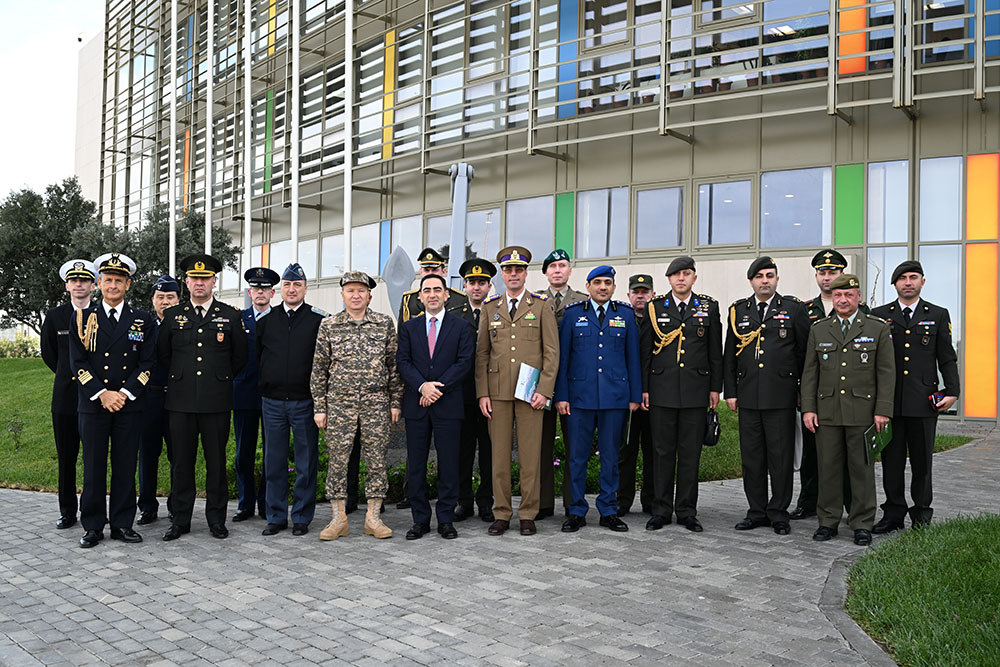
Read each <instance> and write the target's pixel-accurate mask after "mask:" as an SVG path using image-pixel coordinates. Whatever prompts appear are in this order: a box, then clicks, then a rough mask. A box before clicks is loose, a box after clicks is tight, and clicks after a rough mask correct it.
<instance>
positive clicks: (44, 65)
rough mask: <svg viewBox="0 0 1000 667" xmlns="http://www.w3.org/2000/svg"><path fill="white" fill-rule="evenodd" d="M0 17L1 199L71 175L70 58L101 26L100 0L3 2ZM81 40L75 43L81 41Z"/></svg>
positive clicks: (73, 80) (73, 65)
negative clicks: (0, 92) (1, 16)
mask: <svg viewBox="0 0 1000 667" xmlns="http://www.w3.org/2000/svg"><path fill="white" fill-rule="evenodd" d="M3 4H4V20H3V21H2V22H0V72H2V73H3V74H2V75H0V76H2V80H3V84H4V85H3V89H4V92H5V93H6V94H5V95H4V103H3V104H2V105H0V127H3V128H4V141H3V160H0V200H2V199H6V198H7V196H8V195H9V194H10V193H11V192H12V191H15V190H20V189H22V188H25V187H27V188H31V189H33V190H36V191H38V192H43V191H44V190H45V187H46V186H48V185H51V184H53V183H58V182H61V181H62V180H63V179H65V178H68V177H70V176H72V175H73V153H74V147H75V142H76V94H77V64H78V63H77V56H78V53H79V51H80V47H82V46H83V45H84V44H86V43H87V42H88V41H90V40H91V39H93V38H94V36H96V35H97V34H98V33H99V32H100V31H101V30H102V29H103V27H104V6H105V1H104V0H28V1H24V0H6V1H5V2H4V3H3ZM80 40H82V41H80Z"/></svg>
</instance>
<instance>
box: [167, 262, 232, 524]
mask: <svg viewBox="0 0 1000 667" xmlns="http://www.w3.org/2000/svg"><path fill="white" fill-rule="evenodd" d="M181 270H182V271H183V272H184V273H185V275H186V276H187V277H186V279H185V283H186V284H187V288H188V293H189V294H190V295H191V299H190V300H189V301H185V302H183V303H181V304H179V305H176V306H174V307H173V308H171V309H169V310H167V311H166V313H164V315H165V319H164V320H163V324H162V328H161V330H160V335H159V338H158V339H157V341H156V352H157V358H158V359H159V363H160V365H161V366H162V367H163V368H165V369H167V373H168V374H169V376H170V377H169V380H168V384H167V411H168V412H169V417H170V437H171V438H173V444H174V466H173V470H172V471H171V475H170V495H171V500H172V502H173V506H174V507H173V512H174V518H173V519H172V520H171V524H170V528H169V530H167V532H166V533H165V534H164V535H163V539H164V540H165V541H170V540H176V539H177V538H179V537H180V536H181V535H183V534H185V533H189V532H191V514H192V512H193V511H194V496H195V482H194V465H195V459H196V454H197V451H198V438H199V436H200V437H201V445H202V450H203V451H204V453H205V517H206V518H207V519H208V528H209V531H210V532H211V533H212V537H216V538H218V539H224V538H226V537H228V536H229V530H228V529H226V504H227V502H228V500H229V482H228V481H227V479H226V441H227V440H229V412H230V410H232V409H233V378H234V377H235V376H236V374H237V373H239V372H240V371H241V370H242V369H243V366H244V365H245V364H246V362H247V334H246V331H245V330H244V329H243V321H242V318H241V315H240V311H238V310H236V309H235V308H233V307H232V306H230V305H228V304H225V303H222V302H221V301H216V300H215V299H214V298H213V296H212V290H213V289H215V282H216V278H215V275H216V274H217V273H218V272H219V271H221V270H222V263H221V262H219V260H217V259H215V258H214V257H212V256H211V255H202V254H198V255H189V256H188V257H185V258H184V259H183V260H181Z"/></svg>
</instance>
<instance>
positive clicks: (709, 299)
mask: <svg viewBox="0 0 1000 667" xmlns="http://www.w3.org/2000/svg"><path fill="white" fill-rule="evenodd" d="M695 296H697V297H698V298H699V299H703V300H705V301H711V302H712V303H715V299H713V298H712V297H710V296H709V295H707V294H696V295H695Z"/></svg>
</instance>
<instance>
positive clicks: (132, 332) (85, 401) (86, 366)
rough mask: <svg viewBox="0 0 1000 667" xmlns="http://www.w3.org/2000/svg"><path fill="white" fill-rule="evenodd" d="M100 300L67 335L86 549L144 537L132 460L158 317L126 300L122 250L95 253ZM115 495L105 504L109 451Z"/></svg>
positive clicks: (127, 272)
mask: <svg viewBox="0 0 1000 667" xmlns="http://www.w3.org/2000/svg"><path fill="white" fill-rule="evenodd" d="M94 264H96V265H97V270H98V272H99V274H100V282H99V287H100V289H101V295H102V297H103V300H102V301H101V303H99V304H97V305H93V306H91V307H89V308H87V309H86V310H81V311H78V312H77V314H76V326H75V327H74V331H73V334H72V335H70V348H69V354H70V365H71V368H72V371H73V373H74V374H75V375H76V377H77V380H78V381H79V383H80V389H79V403H78V406H77V409H78V410H79V411H80V438H81V439H82V441H83V493H82V494H81V495H80V523H82V524H83V529H84V530H85V531H86V533H84V536H83V537H82V538H80V546H81V547H83V548H84V549H89V548H90V547H93V546H96V545H97V543H98V542H100V541H101V540H103V539H104V524H106V523H110V524H111V539H113V540H121V541H123V542H142V536H141V535H139V533H137V532H135V531H134V530H132V523H133V521H135V467H136V459H137V457H138V455H139V438H140V435H141V433H142V418H143V415H142V413H143V410H144V407H145V401H144V400H143V398H144V396H143V393H144V391H145V388H146V385H147V384H148V383H149V377H150V373H151V371H152V369H153V345H154V343H153V326H152V325H153V318H152V316H151V315H150V314H149V313H147V312H146V311H144V310H138V309H137V308H132V307H131V306H129V305H128V304H126V303H125V294H126V293H127V292H128V290H129V287H131V284H132V283H131V280H130V278H131V276H132V274H133V273H135V262H133V261H132V260H131V259H129V258H128V257H126V256H125V255H121V254H119V253H109V254H107V255H101V256H100V257H98V258H97V259H96V260H95V261H94ZM109 443H110V454H111V496H110V499H109V501H108V505H107V506H106V505H105V494H106V492H107V488H108V485H107V476H108V453H109Z"/></svg>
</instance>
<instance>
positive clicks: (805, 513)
mask: <svg viewBox="0 0 1000 667" xmlns="http://www.w3.org/2000/svg"><path fill="white" fill-rule="evenodd" d="M811 516H816V510H807V509H806V508H804V507H796V508H795V509H793V510H792V511H791V512H790V513H789V514H788V518H789V519H792V520H793V521H798V520H799V519H808V518H809V517H811Z"/></svg>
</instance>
